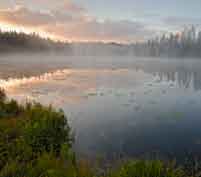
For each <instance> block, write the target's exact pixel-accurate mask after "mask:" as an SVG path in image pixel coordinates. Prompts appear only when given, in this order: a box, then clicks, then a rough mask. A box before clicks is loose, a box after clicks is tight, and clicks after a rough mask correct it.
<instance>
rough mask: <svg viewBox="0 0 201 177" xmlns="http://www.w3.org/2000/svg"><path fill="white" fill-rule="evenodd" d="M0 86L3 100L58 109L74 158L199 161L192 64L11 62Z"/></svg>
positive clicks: (3, 66)
mask: <svg viewBox="0 0 201 177" xmlns="http://www.w3.org/2000/svg"><path fill="white" fill-rule="evenodd" d="M0 78H1V79H0V87H3V88H4V89H5V90H6V92H7V94H8V96H9V97H10V98H16V99H18V100H19V101H22V102H23V101H26V100H27V99H28V100H31V101H32V100H34V101H39V102H41V103H44V104H53V105H54V106H56V107H57V108H60V107H61V108H62V109H64V111H65V112H66V114H67V115H68V117H69V120H70V124H71V126H72V127H73V130H74V132H75V136H76V142H75V149H76V151H77V152H79V153H80V154H87V155H94V154H104V155H110V156H113V155H115V154H116V155H117V154H118V155H119V154H124V155H125V156H126V155H128V156H133V157H136V156H150V155H154V156H156V155H161V156H162V157H174V156H176V157H178V158H182V157H184V156H185V155H186V154H188V153H192V154H197V155H201V154H199V150H200V148H201V129H200V126H199V125H200V123H201V119H200V115H201V109H200V106H201V99H200V97H201V61H199V60H196V59H186V60H182V59H176V58H175V59H166V58H161V59H154V58H136V57H111V56H110V57H106V56H105V57H97V56H96V57H93V56H85V57H79V56H74V57H70V56H55V55H48V56H45V55H33V56H25V55H24V56H20V55H19V56H16V55H15V56H7V57H1V59H0Z"/></svg>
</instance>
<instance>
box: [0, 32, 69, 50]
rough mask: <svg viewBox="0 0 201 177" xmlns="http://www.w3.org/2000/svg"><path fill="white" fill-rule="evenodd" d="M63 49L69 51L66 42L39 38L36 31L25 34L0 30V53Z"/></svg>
mask: <svg viewBox="0 0 201 177" xmlns="http://www.w3.org/2000/svg"><path fill="white" fill-rule="evenodd" d="M64 50H65V51H68V52H70V46H69V44H68V43H64V42H60V41H53V40H51V39H49V38H41V37H40V36H39V35H37V34H36V33H32V34H26V33H23V32H20V33H18V32H15V31H10V32H3V31H1V30H0V53H12V52H47V51H55V52H61V51H64Z"/></svg>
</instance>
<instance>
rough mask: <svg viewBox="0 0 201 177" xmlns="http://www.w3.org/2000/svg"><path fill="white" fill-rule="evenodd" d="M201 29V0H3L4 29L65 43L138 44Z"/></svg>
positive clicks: (0, 9) (0, 21)
mask: <svg viewBox="0 0 201 177" xmlns="http://www.w3.org/2000/svg"><path fill="white" fill-rule="evenodd" d="M191 25H195V26H196V27H198V28H199V27H200V26H201V0H0V28H1V29H2V30H16V31H23V32H27V33H29V32H36V33H39V34H40V35H42V36H44V37H51V38H53V39H56V40H65V41H82V42H83V41H84V42H88V41H103V42H120V43H121V42H126V43H129V42H136V41H144V40H147V39H151V38H154V37H156V36H158V35H162V34H164V33H169V32H177V31H181V30H182V29H184V27H186V26H191Z"/></svg>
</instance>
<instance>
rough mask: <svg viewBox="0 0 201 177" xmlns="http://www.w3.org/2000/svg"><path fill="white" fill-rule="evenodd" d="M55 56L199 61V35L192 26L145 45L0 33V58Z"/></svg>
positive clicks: (149, 41) (200, 49) (144, 43)
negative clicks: (17, 54)
mask: <svg viewBox="0 0 201 177" xmlns="http://www.w3.org/2000/svg"><path fill="white" fill-rule="evenodd" d="M47 51H49V52H59V53H61V54H65V55H79V56H104V55H105V56H109V55H111V56H139V57H169V58H172V57H179V58H184V57H196V58H200V57H201V31H198V30H196V28H195V27H194V26H192V27H191V28H185V29H184V30H183V31H182V32H178V33H176V34H175V33H170V34H164V35H163V36H161V37H157V38H155V39H152V40H148V41H145V42H137V43H133V44H119V43H102V42H91V43H90V42H88V43H67V42H60V41H53V40H51V39H49V38H47V39H44V38H41V37H40V36H39V35H37V34H35V33H33V34H25V33H17V32H2V31H0V54H1V53H12V52H20V53H21V52H47Z"/></svg>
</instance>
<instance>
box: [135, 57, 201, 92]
mask: <svg viewBox="0 0 201 177" xmlns="http://www.w3.org/2000/svg"><path fill="white" fill-rule="evenodd" d="M135 67H136V69H139V68H140V69H141V70H143V71H144V72H146V73H150V74H152V75H154V76H156V77H157V78H158V82H161V81H168V82H174V83H176V84H177V85H178V86H179V87H183V88H193V89H195V90H201V63H200V61H196V60H192V61H189V60H188V61H180V60H171V61H168V60H163V61H161V60H159V59H158V60H150V61H149V60H147V61H145V62H144V63H143V62H142V61H139V62H135Z"/></svg>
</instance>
